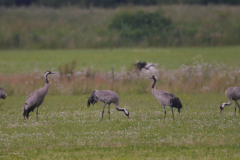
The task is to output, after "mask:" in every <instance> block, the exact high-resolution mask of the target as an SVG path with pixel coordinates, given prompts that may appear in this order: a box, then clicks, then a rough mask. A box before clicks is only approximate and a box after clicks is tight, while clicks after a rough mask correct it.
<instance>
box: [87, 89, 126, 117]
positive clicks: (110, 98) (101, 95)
mask: <svg viewBox="0 0 240 160" xmlns="http://www.w3.org/2000/svg"><path fill="white" fill-rule="evenodd" d="M98 101H101V102H103V103H104V106H103V109H102V119H103V114H104V108H105V106H106V105H107V104H108V106H109V109H108V114H109V120H110V104H111V103H113V104H114V105H115V108H116V109H117V110H118V111H123V112H124V114H125V115H126V116H127V117H128V118H129V112H128V110H127V109H125V108H119V97H118V94H117V93H115V92H113V91H110V90H95V91H93V92H92V94H91V95H90V96H89V97H88V102H87V106H88V107H90V104H93V105H94V104H95V103H97V102H98Z"/></svg>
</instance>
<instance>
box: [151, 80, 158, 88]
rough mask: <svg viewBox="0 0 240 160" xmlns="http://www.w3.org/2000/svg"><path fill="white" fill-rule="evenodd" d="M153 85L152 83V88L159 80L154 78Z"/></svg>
mask: <svg viewBox="0 0 240 160" xmlns="http://www.w3.org/2000/svg"><path fill="white" fill-rule="evenodd" d="M153 81H154V82H153V85H152V88H154V87H155V84H156V82H157V80H156V79H153Z"/></svg>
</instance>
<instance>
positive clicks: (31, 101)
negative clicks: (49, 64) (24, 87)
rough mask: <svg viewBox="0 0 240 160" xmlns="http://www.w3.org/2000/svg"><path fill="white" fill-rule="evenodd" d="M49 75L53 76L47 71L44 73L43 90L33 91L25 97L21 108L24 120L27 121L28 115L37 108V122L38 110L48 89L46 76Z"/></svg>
mask: <svg viewBox="0 0 240 160" xmlns="http://www.w3.org/2000/svg"><path fill="white" fill-rule="evenodd" d="M50 74H55V73H53V72H51V71H47V72H45V73H44V77H45V79H46V84H45V86H44V87H43V88H40V89H38V90H35V91H34V92H32V93H31V94H29V95H28V96H27V99H26V101H25V103H24V106H23V117H24V118H25V119H28V116H29V113H30V112H32V111H33V110H34V109H35V108H36V107H37V112H36V119H37V120H38V108H39V106H40V105H41V104H42V102H43V100H44V98H45V96H46V95H47V92H48V88H49V81H48V75H50Z"/></svg>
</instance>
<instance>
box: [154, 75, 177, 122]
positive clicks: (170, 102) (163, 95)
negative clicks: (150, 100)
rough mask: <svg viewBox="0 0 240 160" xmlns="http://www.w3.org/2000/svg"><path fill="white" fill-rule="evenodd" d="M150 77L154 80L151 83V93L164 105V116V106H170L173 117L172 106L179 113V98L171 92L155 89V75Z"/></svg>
mask: <svg viewBox="0 0 240 160" xmlns="http://www.w3.org/2000/svg"><path fill="white" fill-rule="evenodd" d="M150 79H153V80H154V82H153V85H152V94H153V95H154V97H155V98H156V99H157V100H158V102H159V103H160V104H161V105H162V106H163V107H164V118H166V110H165V106H170V108H171V110H172V115H173V118H174V113H173V107H175V108H177V109H178V113H180V109H181V108H182V103H181V101H180V100H179V98H178V97H176V96H175V95H173V94H172V93H169V92H165V91H162V90H156V89H155V84H156V82H157V77H156V76H155V75H153V76H152V77H151V78H150Z"/></svg>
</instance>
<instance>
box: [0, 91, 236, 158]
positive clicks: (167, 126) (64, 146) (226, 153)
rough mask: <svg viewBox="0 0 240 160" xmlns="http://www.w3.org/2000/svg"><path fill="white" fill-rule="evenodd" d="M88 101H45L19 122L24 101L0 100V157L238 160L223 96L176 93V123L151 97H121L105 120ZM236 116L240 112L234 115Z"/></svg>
mask: <svg viewBox="0 0 240 160" xmlns="http://www.w3.org/2000/svg"><path fill="white" fill-rule="evenodd" d="M87 96H88V95H82V96H51V95H49V96H47V97H46V99H45V101H44V103H43V104H42V106H40V109H39V114H40V115H39V121H38V122H37V121H36V118H35V112H34V113H31V114H30V118H29V120H28V121H24V119H23V117H22V105H23V103H24V101H25V96H9V97H8V98H7V99H6V100H0V142H1V145H0V157H1V158H3V159H239V158H240V154H239V149H240V147H239V142H240V135H239V125H240V123H239V120H240V116H239V114H238V113H237V116H234V106H233V105H231V106H229V107H226V108H225V109H224V110H223V113H222V116H219V106H220V104H221V103H222V102H225V101H226V100H227V99H226V97H225V96H224V95H223V94H205V95H204V94H178V95H177V96H178V97H179V98H180V99H181V101H182V103H183V107H184V108H183V109H182V111H181V114H178V113H177V110H176V109H174V111H175V120H174V121H173V119H172V115H171V110H170V108H169V107H167V118H166V120H164V118H163V117H164V115H163V107H162V106H160V104H159V103H158V102H157V100H156V99H155V98H154V97H153V96H152V95H151V94H142V95H141V94H138V95H131V94H120V107H126V108H127V109H128V110H129V112H130V119H129V120H128V119H127V117H126V116H125V115H124V114H123V113H121V112H119V111H117V110H116V109H114V106H111V120H110V121H109V120H108V113H107V109H105V114H104V119H103V120H101V110H102V107H103V104H102V103H97V104H96V105H94V106H90V108H87V106H86V102H87V98H86V97H87ZM237 112H238V111H237Z"/></svg>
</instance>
